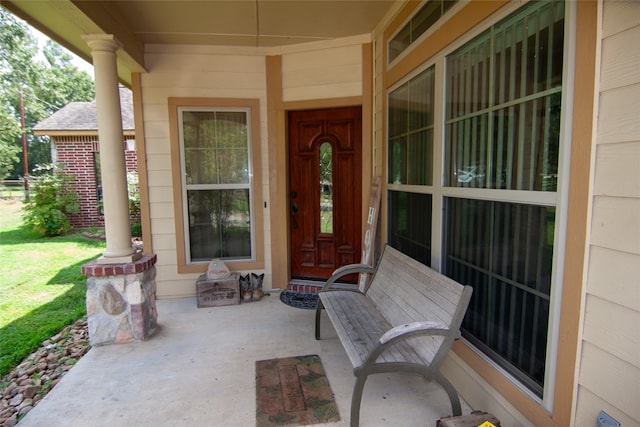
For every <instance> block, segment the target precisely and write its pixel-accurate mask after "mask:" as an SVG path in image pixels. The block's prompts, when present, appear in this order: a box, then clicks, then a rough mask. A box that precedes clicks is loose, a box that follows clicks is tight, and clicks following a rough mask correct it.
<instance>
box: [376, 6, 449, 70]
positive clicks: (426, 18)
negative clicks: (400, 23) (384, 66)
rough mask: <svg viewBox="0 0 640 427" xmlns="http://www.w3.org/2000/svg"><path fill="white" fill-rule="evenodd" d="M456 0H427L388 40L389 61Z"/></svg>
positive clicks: (434, 21)
mask: <svg viewBox="0 0 640 427" xmlns="http://www.w3.org/2000/svg"><path fill="white" fill-rule="evenodd" d="M456 2H457V0H429V1H427V2H426V3H425V4H424V6H422V8H421V9H420V10H419V11H418V12H417V13H416V14H415V15H414V16H413V18H411V19H410V20H409V22H407V23H406V24H405V26H404V27H402V29H401V30H400V31H399V32H398V34H396V35H395V36H394V37H393V38H392V39H391V40H389V45H388V46H389V49H388V51H389V54H388V55H389V62H391V61H393V60H394V59H396V58H397V57H398V56H399V55H400V54H401V53H402V52H404V51H405V50H406V49H407V48H408V47H409V46H411V44H412V43H413V42H415V41H416V40H417V39H418V37H420V36H421V35H422V34H424V33H425V32H426V31H427V30H428V29H429V28H431V27H432V26H433V24H435V23H436V22H437V21H438V20H439V19H440V18H441V17H442V15H444V14H445V12H447V11H448V10H449V9H451V6H453V5H454V4H456Z"/></svg>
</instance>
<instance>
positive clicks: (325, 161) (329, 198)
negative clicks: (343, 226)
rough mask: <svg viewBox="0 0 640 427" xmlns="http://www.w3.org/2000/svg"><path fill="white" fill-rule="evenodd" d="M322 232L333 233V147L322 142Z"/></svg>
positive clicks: (326, 142)
mask: <svg viewBox="0 0 640 427" xmlns="http://www.w3.org/2000/svg"><path fill="white" fill-rule="evenodd" d="M320 232H321V233H327V234H331V233H333V147H332V146H331V143H330V142H328V141H325V142H323V143H321V144H320Z"/></svg>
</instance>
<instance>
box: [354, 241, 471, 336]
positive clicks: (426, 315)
mask: <svg viewBox="0 0 640 427" xmlns="http://www.w3.org/2000/svg"><path fill="white" fill-rule="evenodd" d="M463 289H464V286H462V285H461V284H459V283H457V282H455V281H453V280H451V279H449V278H448V277H445V276H443V275H441V274H440V273H438V272H436V271H434V270H432V269H431V268H429V267H427V266H426V265H424V264H422V263H420V262H418V261H416V260H414V259H413V258H410V257H408V256H407V255H405V254H403V253H402V252H400V251H398V250H397V249H394V248H392V247H391V246H386V247H385V249H384V253H383V255H382V257H381V259H380V264H379V265H378V270H377V272H376V274H375V276H374V277H373V280H372V281H371V286H370V287H369V290H368V291H367V295H368V296H369V298H371V299H372V301H373V302H374V303H375V304H376V305H377V306H378V308H379V309H380V310H381V311H382V313H383V314H384V316H385V317H386V318H387V320H389V321H390V322H391V324H393V325H399V324H402V323H407V322H413V321H422V320H437V321H440V322H442V323H444V324H446V325H450V324H451V320H452V317H453V315H454V314H455V312H456V309H457V307H458V303H459V301H460V297H461V295H462V291H463Z"/></svg>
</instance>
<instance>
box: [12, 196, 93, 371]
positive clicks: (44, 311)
mask: <svg viewBox="0 0 640 427" xmlns="http://www.w3.org/2000/svg"><path fill="white" fill-rule="evenodd" d="M21 208H22V202H21V201H19V200H16V199H11V200H0V376H2V375H4V374H5V373H7V372H8V371H9V370H10V369H11V367H13V366H14V365H16V364H18V363H19V362H20V361H21V360H22V359H23V358H24V357H26V356H27V355H29V354H30V353H31V352H32V351H34V350H35V349H37V348H38V347H39V346H40V345H41V343H42V341H44V340H45V339H47V338H49V337H51V336H53V335H55V334H56V333H58V332H59V331H60V330H61V329H62V328H63V327H64V326H66V325H68V324H70V323H73V322H74V321H76V320H77V319H78V318H80V317H82V316H83V315H85V314H86V307H85V289H86V287H85V283H86V277H85V276H84V275H83V274H82V271H81V267H82V265H83V264H85V263H86V262H88V261H90V260H92V259H95V258H96V257H97V256H99V255H100V254H101V253H102V252H103V251H104V247H105V244H104V242H102V241H96V240H91V239H88V238H86V237H84V236H82V235H81V234H79V233H76V234H69V235H66V236H59V237H53V238H50V237H41V236H39V235H37V234H34V233H33V232H31V231H30V230H28V229H26V228H25V227H23V226H22V217H21V215H22V213H21Z"/></svg>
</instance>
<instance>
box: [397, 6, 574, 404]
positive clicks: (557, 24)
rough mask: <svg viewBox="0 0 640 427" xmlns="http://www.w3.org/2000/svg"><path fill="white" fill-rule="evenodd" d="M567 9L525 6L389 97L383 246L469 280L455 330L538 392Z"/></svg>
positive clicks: (542, 376)
mask: <svg viewBox="0 0 640 427" xmlns="http://www.w3.org/2000/svg"><path fill="white" fill-rule="evenodd" d="M564 14H565V11H564V3H563V2H559V1H532V2H530V3H527V4H525V5H524V6H522V7H520V8H519V9H517V10H516V11H515V12H513V13H511V14H510V15H508V16H506V17H504V18H503V19H501V20H499V21H498V22H496V23H494V24H493V25H491V26H490V27H489V28H486V29H485V31H483V32H481V33H480V34H478V35H477V36H475V37H474V38H472V39H470V40H467V41H466V42H465V43H464V44H462V45H460V44H458V45H457V47H456V48H455V50H453V49H450V50H448V51H446V50H445V51H443V52H441V53H440V54H438V56H437V57H435V58H432V59H430V61H431V62H434V65H433V66H431V67H429V68H428V69H426V70H425V71H423V72H421V73H419V74H417V75H415V76H413V77H410V78H408V79H406V80H405V81H404V82H402V83H401V84H399V85H396V87H395V88H393V90H392V91H390V92H389V96H388V147H387V159H388V161H387V171H388V176H387V180H388V181H387V182H388V183H389V192H388V200H389V204H388V206H389V212H388V218H389V221H388V230H387V231H388V240H389V242H390V244H392V245H393V246H396V247H397V248H398V249H400V250H401V251H403V252H405V253H407V254H409V255H410V256H412V257H414V258H416V259H419V260H421V261H422V262H424V263H425V264H429V261H431V263H433V262H435V263H437V264H438V266H437V267H440V268H442V270H443V272H444V273H445V274H447V275H448V276H450V277H452V278H454V279H455V280H457V281H459V282H461V283H463V284H468V285H471V286H473V287H474V293H473V297H472V300H471V304H470V307H469V310H468V312H467V315H466V317H465V320H464V322H463V336H464V337H465V338H466V339H467V341H468V342H470V343H471V344H472V345H473V346H474V347H476V349H478V351H480V352H482V353H484V355H485V356H486V357H487V358H489V359H491V360H493V361H494V362H495V363H496V364H498V365H499V366H501V367H502V369H504V370H506V371H507V372H509V373H510V374H511V375H512V376H513V377H514V379H515V380H516V381H518V382H520V383H521V384H523V385H525V386H526V387H527V388H528V389H529V390H530V391H531V392H532V393H534V394H536V395H538V396H540V397H542V396H543V394H544V385H545V383H546V381H547V377H546V373H547V364H548V363H549V360H551V358H550V356H549V355H550V351H549V345H548V344H549V343H548V342H547V336H548V330H549V327H550V323H549V322H550V312H551V310H552V307H551V306H552V304H553V301H552V294H553V292H552V284H553V272H552V265H553V259H554V256H555V255H556V254H555V252H556V251H557V247H556V245H557V239H556V238H555V227H556V214H557V212H556V203H557V199H558V197H557V195H556V192H557V191H558V188H559V186H558V176H559V175H560V173H559V172H560V171H559V169H560V163H559V157H560V155H559V152H560V151H561V147H562V144H561V139H560V122H561V101H562V81H563V78H562V76H563V56H564ZM503 16H504V15H503ZM434 93H441V94H442V97H441V98H440V99H438V98H437V97H434ZM432 224H435V225H434V227H437V228H433V229H432V228H431V227H432ZM440 224H441V225H442V230H440ZM552 350H553V349H552Z"/></svg>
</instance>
